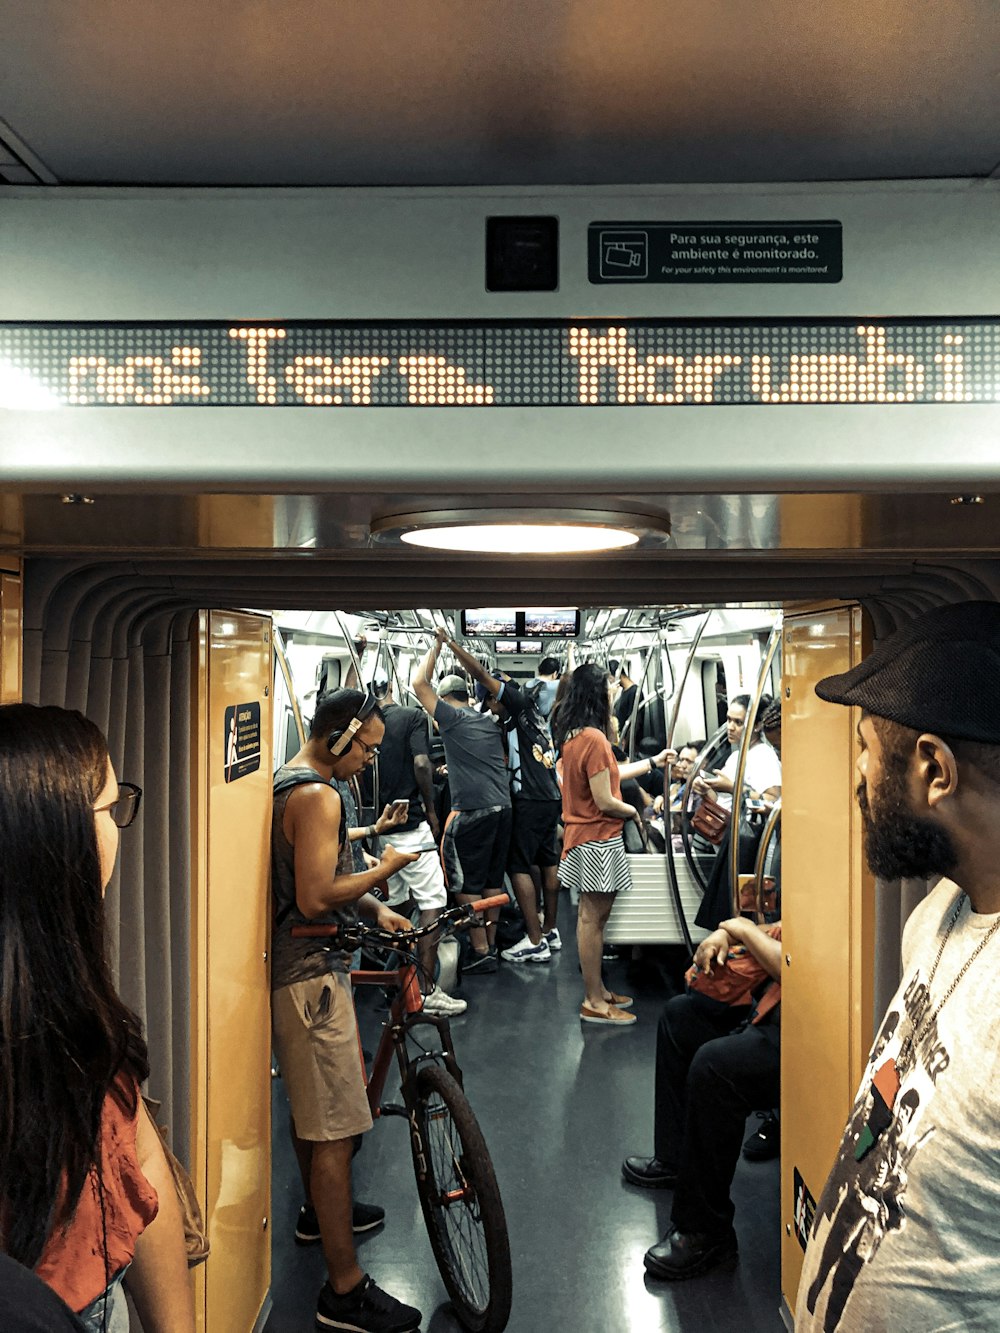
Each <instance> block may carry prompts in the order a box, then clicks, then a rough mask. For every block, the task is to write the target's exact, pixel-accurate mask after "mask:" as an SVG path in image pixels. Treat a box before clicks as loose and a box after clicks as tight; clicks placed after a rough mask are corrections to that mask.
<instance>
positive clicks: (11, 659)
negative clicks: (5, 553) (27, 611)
mask: <svg viewBox="0 0 1000 1333" xmlns="http://www.w3.org/2000/svg"><path fill="white" fill-rule="evenodd" d="M21 618H22V616H21V577H20V574H19V573H5V574H0V704H15V703H20V701H21Z"/></svg>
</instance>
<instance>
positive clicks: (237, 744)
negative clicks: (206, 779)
mask: <svg viewBox="0 0 1000 1333" xmlns="http://www.w3.org/2000/svg"><path fill="white" fill-rule="evenodd" d="M225 727H226V738H225V755H226V781H227V782H235V781H236V779H237V778H245V777H246V775H247V774H248V773H255V772H256V771H257V769H258V768H260V704H259V703H252V704H230V706H229V707H228V708H227V709H226V718H225Z"/></svg>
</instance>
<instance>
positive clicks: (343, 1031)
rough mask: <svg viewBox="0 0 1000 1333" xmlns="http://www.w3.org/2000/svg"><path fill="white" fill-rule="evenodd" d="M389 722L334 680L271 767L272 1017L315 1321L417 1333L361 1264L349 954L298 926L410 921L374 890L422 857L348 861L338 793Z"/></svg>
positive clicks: (387, 852)
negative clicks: (298, 931) (313, 1252)
mask: <svg viewBox="0 0 1000 1333" xmlns="http://www.w3.org/2000/svg"><path fill="white" fill-rule="evenodd" d="M384 731H385V723H384V720H383V718H382V714H381V710H380V709H379V708H378V706H377V704H376V702H375V699H374V697H373V696H368V697H367V698H366V697H365V695H363V694H362V693H361V692H360V691H359V690H337V691H335V692H333V693H332V694H329V695H326V696H323V697H321V698H320V700H319V702H318V705H317V708H316V714H315V716H314V718H313V721H312V725H311V728H310V732H309V739H308V740H307V741H306V743H305V745H304V746H303V747H302V749H301V750H300V751H299V752H298V754H296V755H295V757H294V758H293V759H291V760H290V761H289V762H288V763H287V764H285V765H284V766H283V767H282V768H280V769H279V770H278V771H277V773H276V774H275V775H274V810H273V819H272V826H271V896H272V910H273V926H272V937H271V990H272V995H271V1021H272V1033H273V1043H274V1051H275V1054H276V1056H277V1058H278V1062H279V1065H280V1067H281V1074H282V1078H283V1079H284V1082H285V1087H286V1090H287V1092H288V1099H289V1102H290V1105H291V1113H292V1125H293V1142H294V1145H295V1151H296V1156H297V1158H298V1162H299V1168H300V1170H301V1172H302V1179H303V1183H304V1184H305V1187H306V1193H307V1197H308V1199H309V1201H310V1202H311V1204H312V1206H313V1207H314V1208H315V1211H316V1217H317V1221H318V1224H319V1231H320V1239H321V1241H322V1244H323V1253H324V1257H325V1258H326V1263H327V1269H328V1272H329V1280H328V1281H327V1282H326V1283H325V1284H324V1286H323V1288H322V1290H321V1291H320V1294H319V1300H318V1305H317V1310H316V1321H317V1324H318V1325H319V1326H320V1327H326V1328H351V1329H355V1330H359V1333H413V1330H415V1329H417V1328H418V1327H419V1325H420V1320H421V1315H420V1311H419V1310H416V1309H414V1308H413V1307H412V1306H408V1305H404V1304H403V1303H402V1302H401V1301H398V1300H396V1299H395V1297H393V1296H390V1295H389V1294H388V1292H385V1291H383V1290H382V1289H381V1288H380V1287H378V1286H376V1284H375V1283H374V1282H373V1281H372V1279H371V1278H370V1277H369V1276H368V1275H367V1274H366V1273H364V1272H363V1271H362V1269H361V1267H360V1266H359V1264H358V1261H357V1255H356V1253H355V1249H354V1238H353V1227H352V1191H351V1158H352V1156H353V1151H354V1141H355V1138H356V1136H358V1135H360V1134H363V1133H364V1132H365V1131H366V1130H368V1129H370V1128H371V1125H372V1120H371V1113H370V1111H369V1109H368V1101H367V1098H366V1096H365V1084H364V1076H363V1073H362V1069H361V1064H360V1061H359V1058H358V1047H359V1042H358V1029H357V1019H356V1017H355V1012H354V1001H353V996H352V993H351V981H350V966H351V957H350V954H347V953H345V952H344V951H343V950H340V949H338V948H337V947H336V946H334V947H333V948H331V947H330V943H329V940H328V939H327V940H324V939H315V938H305V939H301V938H294V937H293V935H292V933H291V932H292V927H293V926H296V925H303V924H313V925H316V924H336V925H339V926H341V927H345V928H347V927H350V926H351V925H352V924H353V923H354V922H356V920H357V917H358V913H359V912H360V913H362V914H363V915H365V916H368V917H370V918H372V919H373V920H375V921H376V922H377V923H378V925H379V926H380V927H382V928H383V929H385V930H391V931H396V930H407V929H409V927H410V922H409V921H407V920H406V918H405V917H401V916H399V915H397V914H396V913H395V912H393V911H392V910H391V908H389V907H387V906H386V905H385V904H384V903H381V902H379V900H378V899H377V898H375V897H374V896H373V895H372V894H371V892H370V890H371V889H373V888H374V887H375V885H376V884H380V883H383V882H385V881H386V880H387V879H388V878H389V877H390V876H391V875H393V874H395V873H396V871H398V870H400V869H401V868H402V867H403V866H405V865H408V864H409V863H410V862H412V861H414V860H415V859H416V857H415V855H414V854H413V853H407V852H399V851H396V850H395V849H394V848H393V847H391V846H387V847H385V848H384V850H383V852H382V857H381V859H380V861H379V862H378V864H377V865H375V866H374V867H373V868H372V869H370V870H366V871H364V872H362V873H356V872H355V871H354V867H353V859H352V855H351V847H350V841H349V837H348V829H347V820H346V817H345V812H344V807H343V802H342V801H341V798H340V796H339V794H338V792H337V790H336V787H335V786H334V785H333V784H334V782H335V781H336V780H341V781H343V780H346V779H348V778H351V777H354V776H355V775H356V774H358V773H360V772H361V770H362V769H364V768H365V767H367V766H368V765H370V764H371V763H373V762H374V759H375V756H376V755H377V754H378V747H379V742H380V741H381V739H382V736H383V733H384Z"/></svg>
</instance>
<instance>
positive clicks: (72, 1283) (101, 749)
mask: <svg viewBox="0 0 1000 1333" xmlns="http://www.w3.org/2000/svg"><path fill="white" fill-rule="evenodd" d="M140 796H141V792H140V790H139V788H138V787H133V786H131V785H130V784H128V783H121V784H119V782H118V780H117V778H116V777H115V773H114V769H113V768H112V766H111V760H110V758H109V756H108V747H107V743H106V741H105V739H104V737H103V736H102V735H101V732H100V731H99V730H98V728H97V727H95V726H94V724H93V723H92V722H90V721H88V720H87V718H85V717H83V716H82V715H81V714H79V713H75V712H69V711H67V710H66V709H63V708H36V707H33V706H31V705H29V704H10V705H7V706H5V707H0V867H2V869H0V1107H2V1111H0V1250H2V1251H4V1252H5V1253H6V1254H7V1255H9V1256H10V1257H11V1258H13V1259H16V1260H17V1261H18V1262H19V1263H21V1264H23V1265H24V1266H25V1267H27V1268H33V1269H34V1270H35V1271H36V1272H37V1273H38V1275H39V1276H40V1277H41V1278H43V1279H44V1280H45V1281H46V1282H47V1283H48V1284H49V1286H50V1287H51V1288H52V1289H53V1290H54V1291H55V1292H56V1293H57V1294H58V1295H59V1296H60V1297H61V1298H62V1299H63V1300H64V1301H65V1303H66V1304H67V1305H68V1306H69V1308H70V1309H72V1310H74V1311H76V1313H77V1315H78V1317H79V1319H80V1321H81V1323H82V1325H83V1327H84V1328H85V1329H87V1330H88V1331H89V1330H93V1333H97V1330H106V1333H119V1330H127V1329H128V1309H127V1306H126V1305H125V1301H124V1297H123V1296H122V1293H121V1283H122V1280H123V1278H124V1281H125V1284H126V1286H127V1287H128V1290H129V1292H130V1294H131V1295H132V1298H133V1299H134V1301H135V1304H136V1308H137V1309H138V1311H139V1314H140V1317H141V1319H142V1323H143V1328H144V1329H145V1333H193V1330H194V1303H193V1298H192V1293H191V1285H190V1281H189V1278H188V1270H187V1256H186V1252H185V1248H184V1231H183V1224H182V1221H181V1213H180V1206H179V1204H178V1202H177V1196H176V1193H175V1190H174V1187H173V1182H172V1179H171V1176H170V1169H169V1167H168V1166H167V1161H166V1158H165V1156H164V1153H163V1149H162V1145H161V1143H160V1139H159V1136H158V1134H157V1131H156V1129H155V1127H154V1126H153V1124H152V1122H151V1121H150V1119H149V1116H148V1115H147V1113H146V1111H145V1108H144V1107H143V1105H142V1102H141V1100H140V1097H139V1084H140V1082H142V1080H143V1079H145V1078H146V1076H147V1074H148V1073H149V1066H148V1063H147V1058H146V1043H145V1041H144V1040H143V1037H142V1030H141V1025H140V1022H139V1019H138V1018H137V1017H136V1015H135V1014H133V1013H132V1012H131V1010H129V1009H128V1008H126V1006H125V1005H124V1004H123V1003H122V1001H121V1000H120V999H119V997H118V995H117V993H116V991H115V988H114V985H113V983H112V980H111V975H110V971H109V969H108V964H107V959H106V957H105V951H104V921H103V896H104V890H105V889H106V888H107V885H108V881H109V880H110V878H111V872H112V870H113V868H114V863H115V857H116V855H117V852H118V830H119V828H125V827H127V825H128V824H129V823H131V821H132V818H133V817H134V815H135V812H136V810H137V809H138V804H139V798H140ZM126 1270H127V1276H126Z"/></svg>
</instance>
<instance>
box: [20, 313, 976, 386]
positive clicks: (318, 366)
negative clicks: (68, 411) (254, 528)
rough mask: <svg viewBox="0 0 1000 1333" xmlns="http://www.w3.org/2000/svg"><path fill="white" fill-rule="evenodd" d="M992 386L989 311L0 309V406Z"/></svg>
mask: <svg viewBox="0 0 1000 1333" xmlns="http://www.w3.org/2000/svg"><path fill="white" fill-rule="evenodd" d="M32 397H33V398H34V399H35V400H36V401H34V402H31V403H30V404H28V405H31V406H42V405H44V406H67V407H313V408H342V407H343V408H359V407H372V408H374V407H482V408H487V407H581V406H583V407H620V406H648V407H664V406H671V407H692V406H702V407H703V406H716V405H743V406H751V405H762V406H763V405H767V406H782V405H786V404H787V405H796V404H798V405H801V404H816V403H833V404H837V405H840V406H856V405H864V404H888V403H970V402H980V403H982V402H997V401H1000V320H996V319H961V318H956V319H947V320H945V319H933V320H930V319H921V320H914V319H908V320H904V319H882V320H870V319H852V320H846V319H840V320H815V321H809V320H788V321H781V320H756V321H735V320H733V321H718V322H714V323H710V322H705V321H698V320H620V321H604V322H602V321H589V320H588V321H572V322H571V321H562V320H560V321H555V320H534V321H531V320H527V321H507V322H500V321H497V322H493V323H483V322H471V321H470V322H460V321H449V322H438V323H433V324H432V323H421V322H409V323H401V322H400V323H396V322H393V323H380V324H373V323H308V324H307V323H296V322H288V323H263V322H262V323H257V324H223V323H218V324H215V323H211V324H169V325H168V324H88V325H79V324H2V325H0V406H7V407H17V406H23V405H25V402H24V401H23V400H24V399H27V398H32Z"/></svg>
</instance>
